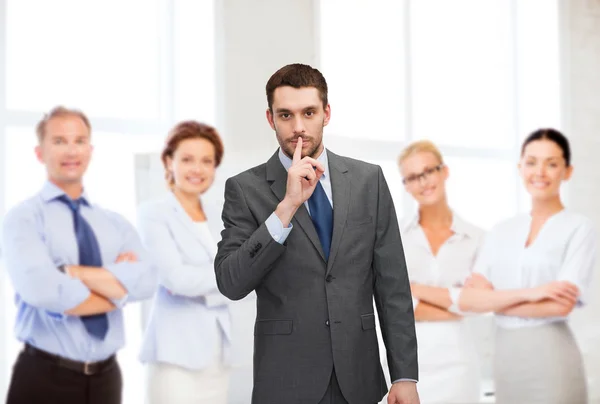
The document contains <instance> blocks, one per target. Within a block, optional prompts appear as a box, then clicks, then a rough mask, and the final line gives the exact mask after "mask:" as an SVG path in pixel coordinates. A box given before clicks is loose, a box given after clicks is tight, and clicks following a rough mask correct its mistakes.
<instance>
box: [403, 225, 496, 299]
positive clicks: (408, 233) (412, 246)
mask: <svg viewBox="0 0 600 404" xmlns="http://www.w3.org/2000/svg"><path fill="white" fill-rule="evenodd" d="M450 230H452V231H453V232H454V234H453V235H452V236H451V237H450V238H449V239H448V240H447V241H446V242H445V243H444V244H443V245H442V246H441V247H440V249H439V251H438V252H437V255H434V254H433V252H432V251H431V247H430V245H429V242H428V240H427V237H426V236H425V233H424V232H423V229H422V228H421V226H420V225H419V216H418V214H416V215H414V216H413V217H411V218H410V219H409V220H407V221H406V222H404V223H402V224H401V226H400V233H401V235H402V246H403V248H404V255H405V258H406V265H407V267H408V276H409V279H410V281H411V282H415V283H422V284H425V285H430V286H438V287H444V288H448V287H460V286H462V285H463V283H464V281H465V279H466V278H467V277H468V276H469V275H470V274H471V270H472V269H473V265H474V264H475V258H476V257H477V253H478V251H479V249H480V247H481V245H482V244H483V239H484V235H485V233H484V231H483V230H481V229H480V228H478V227H476V226H474V225H472V224H470V223H468V222H466V221H464V220H463V219H461V218H460V217H459V216H458V215H456V214H453V218H452V226H451V227H450Z"/></svg>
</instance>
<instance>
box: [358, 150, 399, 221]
mask: <svg viewBox="0 0 600 404" xmlns="http://www.w3.org/2000/svg"><path fill="white" fill-rule="evenodd" d="M367 162H369V163H371V164H377V165H378V166H380V167H381V170H382V171H383V176H384V177H385V181H386V182H387V185H388V187H389V189H390V194H392V199H393V201H394V208H395V209H396V216H397V217H398V219H400V218H402V216H403V207H404V202H403V198H404V185H403V184H402V176H401V175H400V171H399V170H398V166H397V165H396V162H395V161H389V160H367Z"/></svg>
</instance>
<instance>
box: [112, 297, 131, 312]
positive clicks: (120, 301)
mask: <svg viewBox="0 0 600 404" xmlns="http://www.w3.org/2000/svg"><path fill="white" fill-rule="evenodd" d="M127 299H129V294H126V295H125V296H123V297H122V298H120V299H110V301H111V302H112V304H114V305H115V306H116V307H117V308H118V309H122V308H123V307H125V303H127Z"/></svg>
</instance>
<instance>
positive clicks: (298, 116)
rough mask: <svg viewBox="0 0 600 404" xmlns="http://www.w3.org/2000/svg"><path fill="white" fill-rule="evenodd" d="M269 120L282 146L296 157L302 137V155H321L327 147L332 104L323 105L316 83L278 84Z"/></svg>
mask: <svg viewBox="0 0 600 404" xmlns="http://www.w3.org/2000/svg"><path fill="white" fill-rule="evenodd" d="M272 110H273V112H271V111H270V110H268V109H267V120H268V121H269V124H270V125H271V128H273V130H274V131H275V135H276V136H277V141H278V142H279V146H280V147H281V150H283V152H284V153H285V154H287V155H288V157H290V158H292V156H293V155H294V150H295V149H296V143H297V142H298V138H299V137H302V157H305V156H310V157H313V158H317V157H319V155H320V154H321V152H322V151H323V128H324V127H325V126H326V125H327V124H328V123H329V118H330V116H331V108H330V107H329V105H327V107H326V108H323V102H322V101H321V98H320V97H319V90H317V89H316V88H315V87H302V88H294V87H290V86H284V87H277V88H276V89H275V91H274V93H273V105H272Z"/></svg>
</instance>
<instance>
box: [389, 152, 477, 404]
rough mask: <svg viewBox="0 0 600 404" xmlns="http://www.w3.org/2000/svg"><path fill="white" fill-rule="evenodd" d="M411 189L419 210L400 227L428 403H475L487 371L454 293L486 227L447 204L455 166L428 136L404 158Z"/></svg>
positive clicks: (422, 387)
mask: <svg viewBox="0 0 600 404" xmlns="http://www.w3.org/2000/svg"><path fill="white" fill-rule="evenodd" d="M399 166H400V172H401V173H402V176H403V183H404V186H405V189H406V191H407V192H408V193H409V194H410V195H411V196H412V197H413V198H414V199H415V201H416V202H417V203H418V211H417V213H416V214H415V215H414V216H412V217H409V218H408V220H404V221H403V223H402V224H401V227H400V230H401V233H402V244H403V246H404V253H405V256H406V263H407V266H408V271H409V278H410V281H411V289H412V293H413V299H414V301H413V306H414V309H415V319H416V321H417V324H416V331H417V340H418V342H419V374H420V377H419V395H420V397H421V402H422V403H423V404H430V403H476V402H479V398H480V372H479V366H478V357H477V353H476V350H475V349H474V343H473V341H472V338H471V333H470V330H469V329H468V325H467V323H466V322H465V321H463V318H462V316H461V315H460V314H458V312H457V308H456V306H455V305H453V303H452V301H453V299H452V297H453V296H455V295H457V293H458V291H459V290H460V289H459V288H460V287H461V286H462V282H463V281H464V280H465V279H467V277H468V276H469V275H470V273H471V270H472V268H473V264H474V262H475V258H476V255H477V252H478V250H479V247H480V245H481V244H482V241H483V236H484V232H483V231H482V230H481V229H479V228H478V227H476V226H474V225H472V224H470V223H468V222H466V221H464V220H463V219H461V218H460V217H459V216H458V215H457V214H456V213H454V212H453V211H452V209H451V208H450V207H449V206H448V201H447V197H446V180H447V179H448V174H449V171H448V167H446V165H445V164H444V161H443V159H442V155H441V153H440V152H439V150H438V149H437V147H436V146H435V145H434V144H433V143H431V142H429V141H418V142H415V143H413V144H411V145H409V146H408V147H407V148H406V149H404V151H402V153H401V155H400V157H399Z"/></svg>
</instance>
